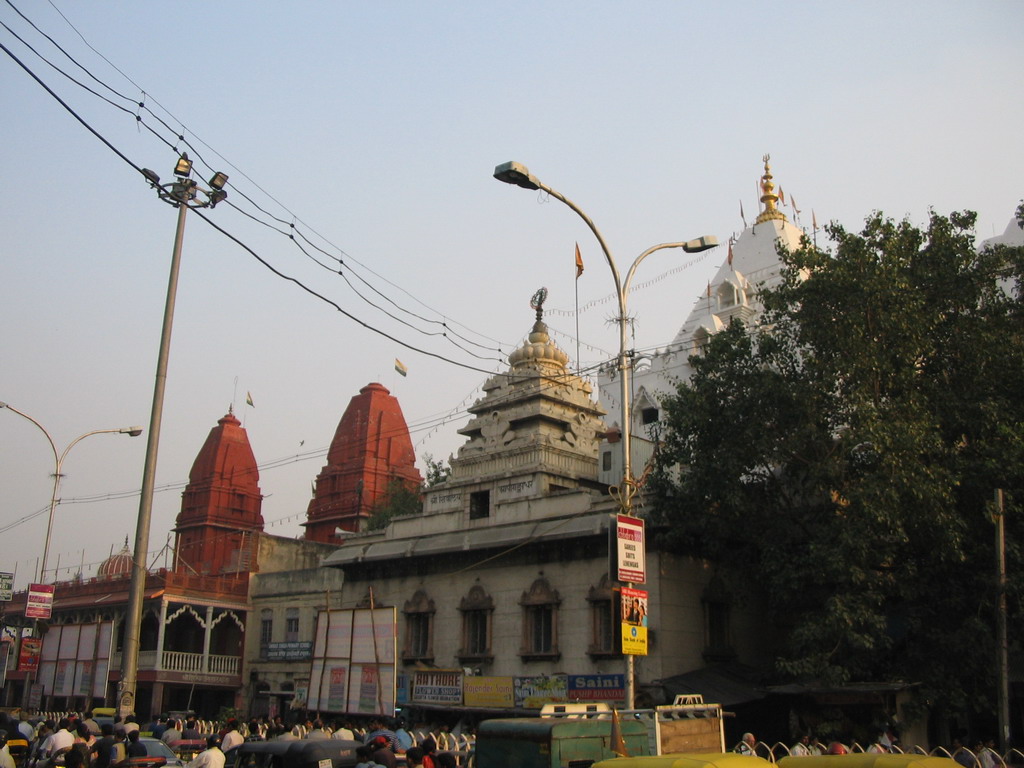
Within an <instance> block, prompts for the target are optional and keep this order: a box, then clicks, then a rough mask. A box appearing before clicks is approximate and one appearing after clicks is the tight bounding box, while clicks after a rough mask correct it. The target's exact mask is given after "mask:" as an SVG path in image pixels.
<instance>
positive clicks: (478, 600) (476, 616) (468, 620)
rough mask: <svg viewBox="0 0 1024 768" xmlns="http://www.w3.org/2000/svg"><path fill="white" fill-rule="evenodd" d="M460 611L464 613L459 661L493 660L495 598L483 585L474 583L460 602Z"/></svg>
mask: <svg viewBox="0 0 1024 768" xmlns="http://www.w3.org/2000/svg"><path fill="white" fill-rule="evenodd" d="M459 612H460V613H461V614H462V647H461V648H459V661H460V662H462V663H469V662H474V661H476V662H481V661H493V660H494V656H493V655H492V654H491V633H492V630H493V627H492V623H491V619H492V617H493V616H494V600H492V599H491V596H490V595H488V594H487V591H486V590H485V589H484V588H483V587H481V586H480V585H479V584H474V585H473V588H472V589H470V590H469V594H468V595H466V596H465V597H464V598H462V601H461V602H460V603H459Z"/></svg>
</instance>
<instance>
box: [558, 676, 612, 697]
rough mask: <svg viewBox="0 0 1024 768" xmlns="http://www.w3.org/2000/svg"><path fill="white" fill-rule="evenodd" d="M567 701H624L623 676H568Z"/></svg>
mask: <svg viewBox="0 0 1024 768" xmlns="http://www.w3.org/2000/svg"><path fill="white" fill-rule="evenodd" d="M567 693H568V698H569V701H608V702H619V701H621V702H625V701H626V676H625V675H569V688H568V691H567Z"/></svg>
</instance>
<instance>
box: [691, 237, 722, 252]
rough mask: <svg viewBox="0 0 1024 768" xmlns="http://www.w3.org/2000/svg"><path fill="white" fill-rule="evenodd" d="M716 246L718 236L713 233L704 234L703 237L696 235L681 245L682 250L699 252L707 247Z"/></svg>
mask: <svg viewBox="0 0 1024 768" xmlns="http://www.w3.org/2000/svg"><path fill="white" fill-rule="evenodd" d="M717 246H718V238H717V237H715V236H714V235H704V237H698V238H697V239H696V240H690V241H689V242H687V243H686V245H684V246H683V250H684V251H686V252H687V253H700V252H701V251H706V250H708V249H709V248H715V247H717Z"/></svg>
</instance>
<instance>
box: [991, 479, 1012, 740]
mask: <svg viewBox="0 0 1024 768" xmlns="http://www.w3.org/2000/svg"><path fill="white" fill-rule="evenodd" d="M995 502H996V503H995V513H994V514H993V518H994V520H993V522H994V523H995V524H996V669H997V670H999V693H998V697H997V699H998V710H999V752H1000V753H1001V754H1004V755H1005V754H1006V752H1007V750H1008V749H1009V748H1010V661H1009V652H1008V649H1007V644H1006V640H1007V638H1006V530H1005V526H1004V524H1003V519H1004V513H1005V507H1004V503H1003V489H1002V488H997V489H996V498H995Z"/></svg>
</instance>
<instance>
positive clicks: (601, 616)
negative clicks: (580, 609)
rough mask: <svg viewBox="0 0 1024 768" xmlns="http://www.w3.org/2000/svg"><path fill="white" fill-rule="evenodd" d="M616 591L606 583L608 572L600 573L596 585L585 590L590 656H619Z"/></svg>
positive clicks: (619, 643) (618, 621) (618, 612)
mask: <svg viewBox="0 0 1024 768" xmlns="http://www.w3.org/2000/svg"><path fill="white" fill-rule="evenodd" d="M615 598H616V593H615V592H614V591H613V590H612V588H611V585H610V584H609V583H608V574H607V573H603V574H601V580H600V581H599V582H597V586H595V587H591V588H590V590H589V591H588V592H587V602H588V603H590V646H589V647H588V648H587V654H588V655H589V656H590V657H591V658H595V659H597V658H608V657H615V656H621V655H622V650H621V637H620V636H619V632H618V630H619V623H620V618H619V617H620V615H621V611H620V604H619V601H618V600H616V599H615Z"/></svg>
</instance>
